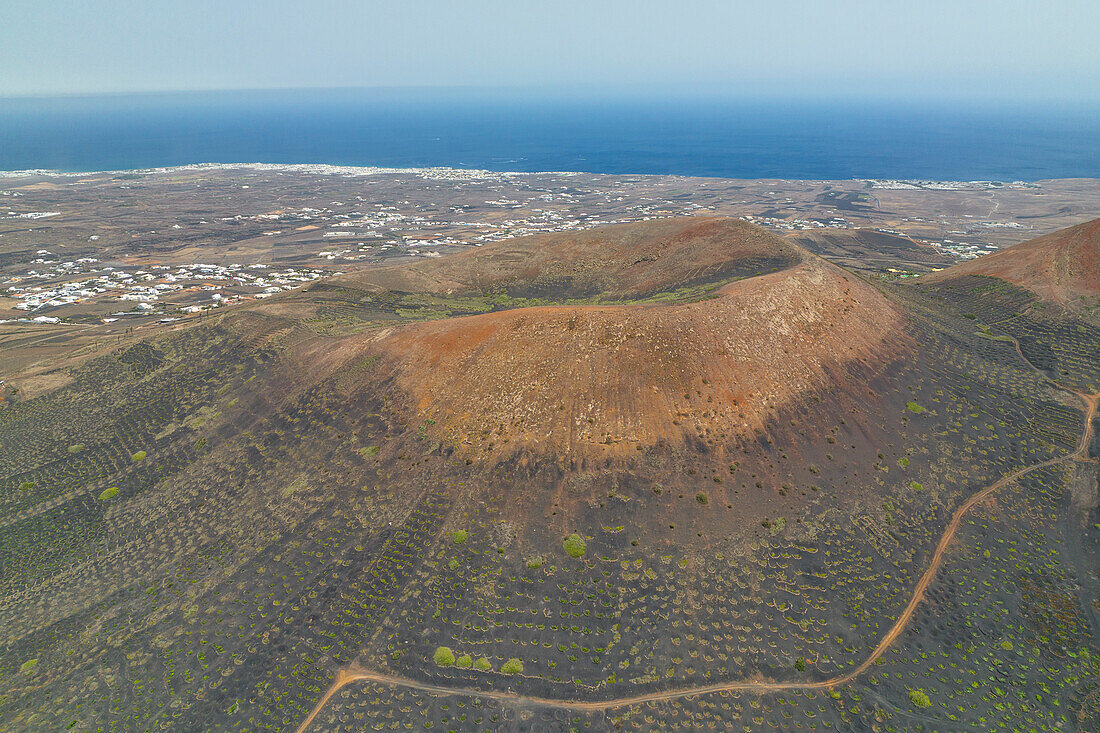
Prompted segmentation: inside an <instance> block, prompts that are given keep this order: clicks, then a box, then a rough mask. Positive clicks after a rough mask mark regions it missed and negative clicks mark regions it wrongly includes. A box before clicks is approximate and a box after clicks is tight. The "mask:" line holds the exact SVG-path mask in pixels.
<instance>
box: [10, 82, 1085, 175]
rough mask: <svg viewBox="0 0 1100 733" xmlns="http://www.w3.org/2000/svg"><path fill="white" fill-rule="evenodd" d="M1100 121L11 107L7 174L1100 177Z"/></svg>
mask: <svg viewBox="0 0 1100 733" xmlns="http://www.w3.org/2000/svg"><path fill="white" fill-rule="evenodd" d="M1098 111H1100V110H1096V109H1083V108H1068V107H1063V108H1051V107H1041V106H1039V105H1036V106H1035V107H1034V108H1027V107H1020V106H1014V107H1010V106H1007V105H989V106H980V105H972V106H966V105H962V106H960V105H958V104H953V105H950V104H916V103H900V102H887V101H867V100H834V101H824V100H775V99H771V100H769V99H738V98H733V97H724V98H717V97H716V98H703V97H692V98H688V97H684V98H661V97H659V96H652V97H649V98H644V99H643V98H601V97H599V96H597V95H594V94H588V95H585V96H579V97H569V96H566V95H553V96H545V97H540V96H538V95H535V94H531V93H526V94H504V93H501V92H488V91H468V90H435V91H433V90H312V91H306V90H302V91H278V92H209V93H174V94H145V95H109V96H87V97H64V98H62V97H57V98H7V99H0V170H26V169H56V170H63V171H96V170H128V169H138V168H151V167H159V166H171V165H184V164H189V163H242V162H243V163H329V164H338V165H354V166H381V167H396V168H404V167H430V166H445V167H453V168H477V169H488V170H496V171H523V172H538V171H581V172H591V173H613V174H630V173H649V174H675V175H684V176H713V177H723V178H786V179H850V178H880V179H883V178H885V179H922V180H967V181H969V180H997V181H1014V180H1024V181H1033V180H1039V179H1044V178H1069V177H1100V114H1097V112H1098Z"/></svg>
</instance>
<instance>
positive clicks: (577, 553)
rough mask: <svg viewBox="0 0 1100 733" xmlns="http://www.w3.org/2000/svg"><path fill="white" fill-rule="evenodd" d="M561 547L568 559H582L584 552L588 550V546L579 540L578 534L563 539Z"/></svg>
mask: <svg viewBox="0 0 1100 733" xmlns="http://www.w3.org/2000/svg"><path fill="white" fill-rule="evenodd" d="M562 547H564V548H565V554H567V555H569V557H583V556H584V552H585V550H587V549H588V545H586V544H585V542H584V540H583V539H581V536H580V535H579V534H576V533H573V534H571V535H569V536H568V537H566V538H565V542H563V543H562Z"/></svg>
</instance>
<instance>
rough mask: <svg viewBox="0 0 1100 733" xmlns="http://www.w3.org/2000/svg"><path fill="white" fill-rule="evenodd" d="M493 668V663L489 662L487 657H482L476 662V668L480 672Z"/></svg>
mask: <svg viewBox="0 0 1100 733" xmlns="http://www.w3.org/2000/svg"><path fill="white" fill-rule="evenodd" d="M492 668H493V665H491V664H489V660H488V659H486V658H485V657H481V658H480V659H478V660H477V661H476V662H474V669H476V670H477V671H478V672H488V671H490V670H491V669H492Z"/></svg>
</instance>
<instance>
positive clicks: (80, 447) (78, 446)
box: [69, 443, 84, 453]
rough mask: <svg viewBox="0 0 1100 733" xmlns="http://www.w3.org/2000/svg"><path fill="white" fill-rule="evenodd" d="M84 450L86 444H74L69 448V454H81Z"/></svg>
mask: <svg viewBox="0 0 1100 733" xmlns="http://www.w3.org/2000/svg"><path fill="white" fill-rule="evenodd" d="M82 450H84V444H83V443H73V444H72V445H70V446H69V452H70V453H79V452H80V451H82Z"/></svg>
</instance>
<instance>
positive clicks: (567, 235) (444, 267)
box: [334, 217, 802, 299]
mask: <svg viewBox="0 0 1100 733" xmlns="http://www.w3.org/2000/svg"><path fill="white" fill-rule="evenodd" d="M801 257H802V250H801V249H799V248H798V247H797V246H794V245H792V244H790V243H789V242H787V241H786V240H784V239H782V238H780V237H777V236H775V235H773V234H771V233H769V232H767V231H765V230H763V229H760V228H758V227H755V226H753V225H752V224H749V223H747V222H744V221H741V220H739V219H726V218H719V217H682V218H678V219H660V220H653V221H647V222H641V223H632V224H621V225H617V226H610V227H602V228H599V229H591V230H587V231H581V232H559V233H553V234H540V235H534V236H529V237H518V238H516V239H509V240H505V241H501V242H495V243H493V244H490V245H486V246H485V247H480V248H478V249H474V250H471V251H468V252H464V253H462V254H458V255H452V256H450V257H446V258H444V259H439V260H424V261H421V262H418V263H415V264H405V265H397V266H393V267H383V268H378V269H374V270H368V271H365V272H362V273H356V274H353V275H348V276H345V277H343V278H336V279H335V280H334V282H337V283H342V284H345V285H348V286H351V287H359V288H366V289H375V290H393V291H399V292H410V293H440V294H449V293H468V292H476V293H484V292H488V291H490V290H494V289H501V288H506V289H508V291H509V292H510V293H511V294H513V295H519V296H527V297H531V296H534V297H543V296H547V297H551V298H554V297H557V298H569V297H590V296H593V295H596V294H599V295H601V296H602V297H603V298H605V299H622V298H630V297H637V296H641V295H646V294H649V293H653V292H657V291H661V290H672V289H675V288H678V287H683V286H685V285H692V284H697V283H706V282H715V281H718V280H722V279H727V278H729V277H734V276H738V275H742V274H744V273H743V272H742V269H743V268H744V266H746V265H747V264H749V263H755V264H757V265H761V266H764V265H767V266H768V267H765V269H769V267H770V269H777V268H778V267H783V266H787V265H790V264H793V263H795V262H797V261H799V260H800V259H801Z"/></svg>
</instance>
